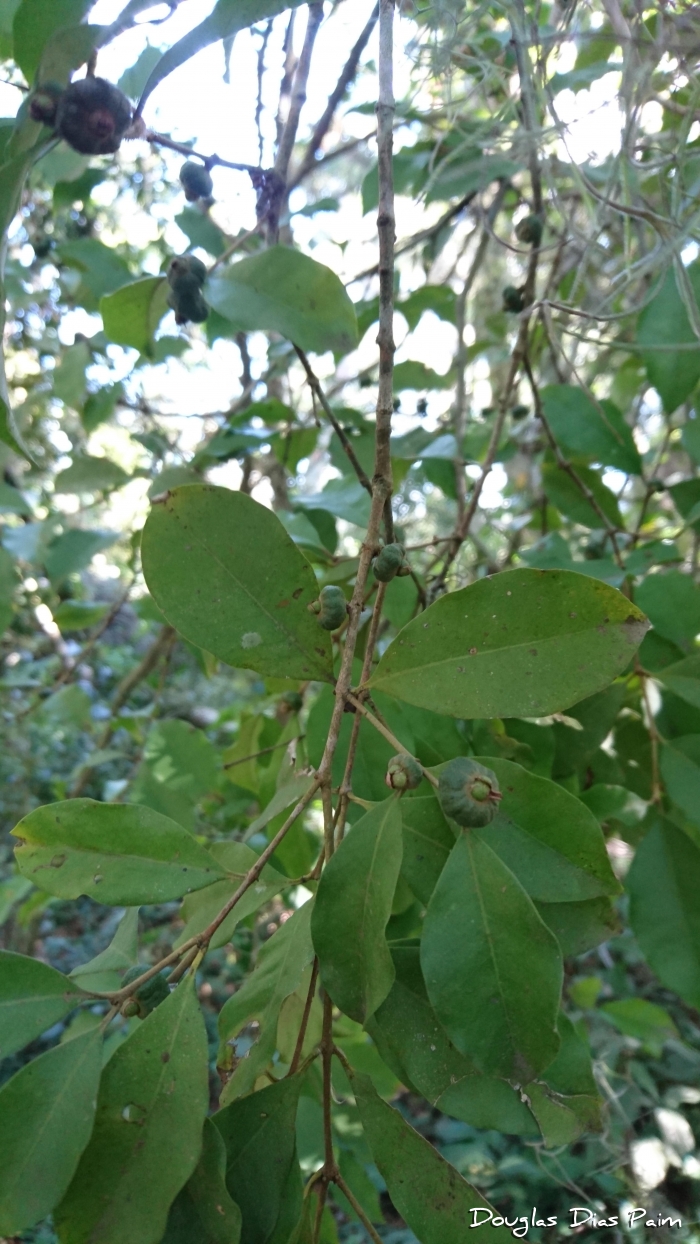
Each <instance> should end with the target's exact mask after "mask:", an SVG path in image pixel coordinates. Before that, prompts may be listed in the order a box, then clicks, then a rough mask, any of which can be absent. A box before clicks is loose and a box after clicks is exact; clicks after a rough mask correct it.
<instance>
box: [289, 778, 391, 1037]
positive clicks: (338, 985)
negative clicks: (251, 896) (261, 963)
mask: <svg viewBox="0 0 700 1244" xmlns="http://www.w3.org/2000/svg"><path fill="white" fill-rule="evenodd" d="M401 852H402V839H401V813H400V811H399V805H398V800H397V798H396V796H391V797H390V798H389V799H386V800H385V801H384V802H383V803H381V804H379V805H378V807H375V808H372V810H371V811H370V812H367V813H366V814H365V815H364V816H363V817H361V819H360V820H359V821H357V822H356V824H355V825H353V826H352V828H351V829H350V830H349V831H348V833H347V835H346V837H345V838H344V839H343V841H342V842H341V844H340V846H339V848H338V850H337V851H336V852H335V854H334V855H333V856H332V858H331V859H330V860H329V862H328V863H327V864H326V867H325V869H324V871H323V873H322V876H321V881H320V883H319V887H318V893H317V895H316V903H315V907H314V913H313V917H312V920H311V932H312V936H313V941H314V950H315V951H316V954H317V955H318V960H319V965H320V974H321V981H322V983H323V986H324V988H325V989H326V990H327V991H328V993H329V994H330V996H331V998H332V999H333V1001H334V1002H335V1004H336V1006H338V1007H340V1009H341V1011H344V1012H345V1014H346V1015H349V1016H350V1018H351V1019H354V1020H356V1021H357V1023H359V1024H364V1022H365V1020H366V1019H367V1018H368V1016H370V1015H372V1014H373V1013H374V1011H376V1009H377V1007H378V1006H380V1004H381V1003H382V1002H383V1001H384V999H385V998H386V996H387V994H388V992H389V990H390V989H391V986H392V984H393V980H394V965H393V962H392V958H391V954H390V952H389V947H388V946H387V943H386V938H385V933H384V930H385V929H386V926H387V924H388V921H389V917H390V916H391V906H392V903H393V899H394V891H395V890H396V882H397V881H398V877H399V870H400V867H401Z"/></svg>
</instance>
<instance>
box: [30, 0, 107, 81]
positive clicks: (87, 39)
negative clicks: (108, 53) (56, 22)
mask: <svg viewBox="0 0 700 1244" xmlns="http://www.w3.org/2000/svg"><path fill="white" fill-rule="evenodd" d="M64 2H65V0H64ZM78 4H79V5H80V7H82V8H83V9H84V8H85V5H84V4H82V3H81V0H78ZM105 30H106V27H105V26H97V25H94V24H92V23H91V24H90V25H77V26H61V27H60V28H59V29H58V30H54V31H53V33H52V35H51V36H50V38H49V39H48V40H47V41H46V43H45V44H44V48H43V50H42V53H41V60H40V62H39V68H38V70H37V75H36V77H37V82H58V83H60V84H61V85H62V86H67V85H68V82H69V81H70V77H71V74H72V72H73V70H74V69H79V68H80V67H81V65H84V64H85V62H86V61H87V60H89V58H90V56H91V54H92V53H93V52H94V51H95V49H96V48H97V47H99V45H100V42H101V40H102V37H103V35H104V33H105Z"/></svg>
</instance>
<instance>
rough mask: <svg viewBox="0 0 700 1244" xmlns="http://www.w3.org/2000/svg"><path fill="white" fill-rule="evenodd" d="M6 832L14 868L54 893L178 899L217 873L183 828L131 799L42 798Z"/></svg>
mask: <svg viewBox="0 0 700 1244" xmlns="http://www.w3.org/2000/svg"><path fill="white" fill-rule="evenodd" d="M12 833H13V835H14V836H15V838H19V839H20V843H19V845H18V846H17V847H15V857H16V859H17V864H18V867H19V870H20V872H21V873H23V874H24V876H25V877H29V878H30V880H31V881H33V882H34V884H35V885H38V886H39V888H40V889H42V890H47V891H48V893H49V894H56V895H58V897H59V898H78V896H79V895H80V894H88V895H90V896H91V897H92V898H96V899H97V900H98V902H100V903H123V904H124V905H125V906H127V907H135V906H137V905H138V904H139V903H163V902H166V901H167V900H168V899H172V898H182V896H183V894H189V893H191V891H192V890H200V889H201V888H202V887H203V886H206V885H211V883H212V881H217V880H218V879H219V878H220V877H221V876H222V875H223V869H222V868H221V866H220V865H219V864H217V863H216V861H215V860H214V858H213V857H212V856H211V855H210V854H209V852H208V851H206V850H205V849H204V847H200V845H199V843H198V842H196V841H195V839H194V838H193V837H192V835H191V834H189V833H188V832H187V830H185V829H182V827H181V826H180V825H176V824H175V822H174V821H170V820H168V818H167V817H165V816H161V815H160V814H159V813H158V812H153V811H152V810H151V809H150V808H142V807H138V806H137V805H136V804H107V803H96V802H95V801H94V800H93V799H70V800H67V801H66V802H65V803H51V804H46V805H44V807H42V808H35V810H34V811H33V812H30V813H29V816H25V818H24V820H22V821H20V823H19V825H16V826H15V828H14V829H13V831H12Z"/></svg>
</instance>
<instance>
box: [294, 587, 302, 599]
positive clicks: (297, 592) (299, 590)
mask: <svg viewBox="0 0 700 1244" xmlns="http://www.w3.org/2000/svg"><path fill="white" fill-rule="evenodd" d="M303 591H304V589H303V587H297V588H295V589H294V591H293V592H292V600H298V599H299V597H300V596H301V594H302V592H303Z"/></svg>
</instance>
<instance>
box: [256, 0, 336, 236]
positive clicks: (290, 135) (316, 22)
mask: <svg viewBox="0 0 700 1244" xmlns="http://www.w3.org/2000/svg"><path fill="white" fill-rule="evenodd" d="M322 21H323V4H322V3H320V2H319V0H315V2H314V3H313V4H310V5H309V15H308V19H307V23H306V34H305V36H304V46H303V47H302V49H301V55H300V57H299V64H298V65H297V68H296V73H295V74H294V86H293V87H292V97H291V103H290V106H289V114H288V116H287V120H286V122H285V125H284V129H283V131H282V137H281V138H280V142H279V146H278V148H277V156H276V158H275V165H274V171H275V173H276V174H277V177H278V178H279V181H280V185H281V186H284V191H283V192H282V193H281V194H280V200H279V208H278V211H277V212H275V213H274V215H273V216H272V217H271V218H270V228H269V234H268V240H269V241H270V243H273V242H276V241H277V238H278V236H279V215H280V212H281V211H282V210H283V209H284V206H285V204H286V202H287V198H288V196H289V188H288V186H287V175H288V173H289V161H290V160H291V158H292V151H293V150H294V143H295V141H296V136H297V130H298V129H299V120H300V117H301V110H302V108H303V107H304V104H305V103H306V86H307V83H308V80H309V71H310V69H311V56H312V53H313V50H314V43H315V42H316V35H317V34H318V28H319V26H320V25H321V22H322Z"/></svg>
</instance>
